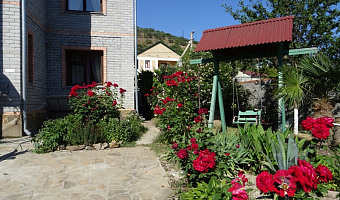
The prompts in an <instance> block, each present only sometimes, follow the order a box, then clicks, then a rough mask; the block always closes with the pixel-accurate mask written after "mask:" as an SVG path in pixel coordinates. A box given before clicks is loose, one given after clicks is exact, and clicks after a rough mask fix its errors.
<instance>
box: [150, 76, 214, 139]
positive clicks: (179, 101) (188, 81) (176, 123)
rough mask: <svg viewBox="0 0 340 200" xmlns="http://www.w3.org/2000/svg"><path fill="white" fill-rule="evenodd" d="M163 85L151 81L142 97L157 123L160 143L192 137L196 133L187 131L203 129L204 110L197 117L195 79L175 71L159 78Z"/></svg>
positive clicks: (205, 110) (205, 111) (205, 112)
mask: <svg viewBox="0 0 340 200" xmlns="http://www.w3.org/2000/svg"><path fill="white" fill-rule="evenodd" d="M162 79H163V83H162V82H159V81H154V86H153V87H152V88H151V89H150V93H146V94H145V96H147V98H148V102H149V103H150V104H151V105H152V106H153V109H154V114H155V116H156V117H157V118H158V119H159V120H158V121H157V122H158V124H157V125H158V126H159V128H160V130H161V132H162V133H163V134H162V139H163V140H165V141H167V142H172V141H174V140H179V138H182V137H183V136H185V137H186V139H189V138H191V137H192V135H193V133H194V132H195V130H196V129H198V128H195V129H190V128H188V127H197V126H203V125H205V124H204V117H205V116H206V114H207V113H208V110H207V109H203V110H202V111H200V113H201V114H200V115H197V110H199V109H198V97H197V95H195V93H197V91H196V90H197V80H196V77H193V76H190V75H189V74H187V73H185V72H183V71H178V72H176V73H173V74H172V75H169V76H163V77H162ZM202 129H203V127H202V128H201V130H202Z"/></svg>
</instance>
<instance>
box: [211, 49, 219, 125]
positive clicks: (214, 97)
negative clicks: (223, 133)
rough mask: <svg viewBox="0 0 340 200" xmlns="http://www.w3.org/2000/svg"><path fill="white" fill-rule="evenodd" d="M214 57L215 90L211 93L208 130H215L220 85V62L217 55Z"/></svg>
mask: <svg viewBox="0 0 340 200" xmlns="http://www.w3.org/2000/svg"><path fill="white" fill-rule="evenodd" d="M213 56H214V67H215V74H214V79H213V88H212V93H211V102H210V112H209V122H208V128H213V126H214V116H215V105H216V93H217V85H218V68H219V61H218V60H217V58H216V56H215V54H214V55H213Z"/></svg>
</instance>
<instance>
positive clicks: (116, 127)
mask: <svg viewBox="0 0 340 200" xmlns="http://www.w3.org/2000/svg"><path fill="white" fill-rule="evenodd" d="M99 126H100V127H101V131H102V132H103V134H104V135H105V136H106V141H107V142H111V141H112V140H115V141H122V142H124V143H125V142H132V141H136V140H137V139H138V138H139V137H140V136H141V135H142V134H143V133H145V132H146V127H144V126H143V125H142V124H141V120H140V119H139V118H138V116H137V115H130V116H128V117H127V118H125V119H122V120H119V119H117V118H110V119H109V120H108V121H107V122H106V121H102V122H101V123H100V124H99Z"/></svg>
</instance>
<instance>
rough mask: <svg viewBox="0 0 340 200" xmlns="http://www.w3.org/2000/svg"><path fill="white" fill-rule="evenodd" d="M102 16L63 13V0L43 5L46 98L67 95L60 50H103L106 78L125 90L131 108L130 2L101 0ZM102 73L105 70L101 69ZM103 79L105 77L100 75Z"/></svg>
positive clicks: (125, 102)
mask: <svg viewBox="0 0 340 200" xmlns="http://www.w3.org/2000/svg"><path fill="white" fill-rule="evenodd" d="M103 2H104V3H105V5H106V6H105V8H104V12H103V13H89V12H74V11H66V10H65V6H64V5H63V3H64V1H63V0H50V1H48V3H47V28H48V30H49V31H48V34H47V67H48V81H49V82H48V88H49V92H48V95H68V93H69V91H70V88H71V87H70V86H65V85H63V84H62V80H63V78H64V79H65V77H63V73H62V66H63V60H62V53H63V48H69V47H72V48H81V47H83V48H86V47H87V48H90V47H91V48H95V47H98V48H105V49H106V67H107V69H106V73H107V74H106V78H105V77H104V79H106V80H107V81H111V82H114V83H117V84H118V85H119V87H122V88H124V89H126V90H127V93H126V97H125V100H124V107H125V108H129V109H131V108H134V73H135V72H134V36H133V34H134V32H133V1H132V0H103ZM104 71H105V69H104ZM104 76H105V75H104Z"/></svg>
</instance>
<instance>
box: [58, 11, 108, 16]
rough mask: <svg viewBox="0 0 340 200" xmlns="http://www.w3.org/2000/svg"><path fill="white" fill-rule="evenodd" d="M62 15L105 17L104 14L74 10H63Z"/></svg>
mask: <svg viewBox="0 0 340 200" xmlns="http://www.w3.org/2000/svg"><path fill="white" fill-rule="evenodd" d="M62 13H63V14H76V15H102V16H106V13H104V12H90V11H76V10H64V11H62Z"/></svg>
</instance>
